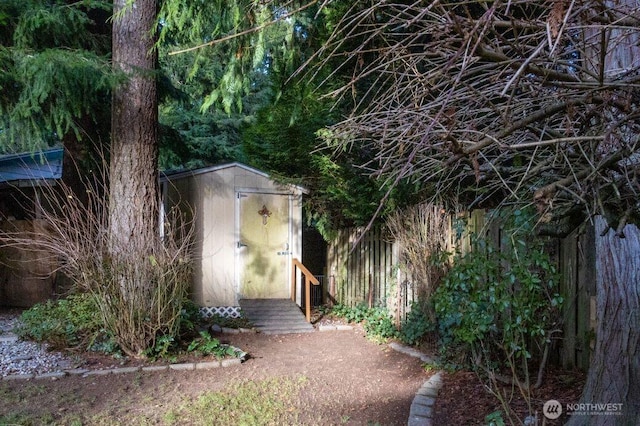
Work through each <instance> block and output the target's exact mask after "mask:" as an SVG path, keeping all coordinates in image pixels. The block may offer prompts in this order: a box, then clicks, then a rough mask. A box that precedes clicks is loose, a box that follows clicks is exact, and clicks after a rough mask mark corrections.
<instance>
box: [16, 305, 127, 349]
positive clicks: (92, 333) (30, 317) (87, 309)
mask: <svg viewBox="0 0 640 426" xmlns="http://www.w3.org/2000/svg"><path fill="white" fill-rule="evenodd" d="M97 311H98V307H97V303H96V300H95V298H94V297H93V296H91V295H89V294H86V293H79V294H73V295H70V296H68V297H67V298H65V299H59V300H56V301H51V300H50V301H47V302H45V303H40V304H36V305H34V306H33V307H32V308H30V309H27V310H26V311H24V312H23V313H22V315H21V316H20V324H19V325H18V327H17V330H16V332H17V334H18V335H19V336H20V337H22V338H25V339H31V340H35V341H36V342H46V343H49V344H50V345H52V346H53V347H54V348H57V349H74V350H91V349H92V348H94V347H100V346H101V345H105V347H109V345H108V342H110V341H111V339H110V337H109V336H108V335H107V333H105V331H104V327H103V324H102V323H101V321H100V316H99V315H97V314H96V313H97ZM111 349H112V350H116V348H115V347H113V346H111Z"/></svg>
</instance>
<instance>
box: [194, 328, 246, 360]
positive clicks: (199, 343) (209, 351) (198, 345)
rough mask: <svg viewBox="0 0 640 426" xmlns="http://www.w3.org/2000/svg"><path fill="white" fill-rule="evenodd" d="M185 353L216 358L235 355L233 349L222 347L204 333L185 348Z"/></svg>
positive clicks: (218, 342) (217, 341)
mask: <svg viewBox="0 0 640 426" xmlns="http://www.w3.org/2000/svg"><path fill="white" fill-rule="evenodd" d="M187 352H190V353H194V354H197V355H201V356H206V355H215V357H216V358H224V357H225V356H235V355H236V351H235V349H234V348H232V347H231V346H229V345H223V344H222V343H220V341H219V340H218V339H216V338H214V337H212V336H211V335H210V334H209V333H207V332H206V331H201V332H200V337H198V338H196V339H194V340H193V341H192V342H191V344H190V345H189V347H188V348H187Z"/></svg>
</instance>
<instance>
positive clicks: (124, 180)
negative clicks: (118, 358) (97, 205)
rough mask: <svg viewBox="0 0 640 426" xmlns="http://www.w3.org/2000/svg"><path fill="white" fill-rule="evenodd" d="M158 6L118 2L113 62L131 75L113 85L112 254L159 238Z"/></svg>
mask: <svg viewBox="0 0 640 426" xmlns="http://www.w3.org/2000/svg"><path fill="white" fill-rule="evenodd" d="M157 6H158V4H157V1H156V0H136V1H135V2H130V1H127V0H117V1H115V2H114V9H113V13H114V19H113V42H112V49H113V66H114V68H115V69H116V70H118V71H120V72H122V73H124V74H125V75H126V76H127V79H126V81H125V82H123V83H122V84H120V85H118V86H117V87H116V88H115V89H114V91H113V100H112V113H111V149H110V155H111V159H110V173H109V175H110V196H109V200H110V201H109V234H110V241H111V244H112V246H111V251H112V254H113V255H117V254H118V252H121V251H124V250H129V249H130V248H131V247H132V246H133V247H134V250H135V251H139V252H140V254H141V255H142V258H144V255H145V254H146V255H148V254H150V253H148V251H149V248H150V247H152V246H153V242H155V241H156V239H157V238H158V236H157V230H158V179H157V173H158V97H157V84H156V71H157V69H156V66H157V54H156V50H155V44H156V40H155V36H154V35H155V34H156V31H155V27H156V12H157ZM150 244H151V246H150ZM140 285H146V284H144V283H140Z"/></svg>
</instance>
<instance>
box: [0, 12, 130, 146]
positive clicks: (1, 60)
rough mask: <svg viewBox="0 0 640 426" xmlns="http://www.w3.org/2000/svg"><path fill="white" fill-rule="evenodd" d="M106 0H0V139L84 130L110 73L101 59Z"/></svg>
mask: <svg viewBox="0 0 640 426" xmlns="http://www.w3.org/2000/svg"><path fill="white" fill-rule="evenodd" d="M110 13H111V4H110V2H103V1H92V2H70V1H65V0H54V1H49V2H43V1H38V0H6V1H3V2H1V3H0V29H1V31H0V43H1V45H0V70H1V71H0V129H1V131H0V145H2V146H3V150H4V151H25V150H34V149H39V148H42V147H46V146H48V145H50V144H53V143H55V142H57V141H59V140H61V139H62V138H63V137H64V136H65V135H66V134H68V133H73V134H75V135H76V136H77V137H79V136H80V135H81V134H82V133H84V132H87V131H89V129H86V128H85V129H83V128H81V126H80V125H79V123H78V120H77V119H78V118H79V117H81V116H88V117H90V118H91V119H92V120H93V122H94V123H95V121H96V120H97V119H98V118H99V117H101V116H102V112H103V110H102V109H101V108H100V107H99V106H100V105H108V102H107V103H106V102H105V98H106V97H107V96H108V94H109V90H110V88H111V87H112V85H113V84H114V83H115V82H116V81H117V80H118V77H116V75H115V74H114V73H113V72H112V69H111V65H110V62H109V53H110V39H109V26H108V25H107V22H106V21H107V18H108V17H109V16H110Z"/></svg>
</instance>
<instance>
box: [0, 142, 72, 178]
mask: <svg viewBox="0 0 640 426" xmlns="http://www.w3.org/2000/svg"><path fill="white" fill-rule="evenodd" d="M62 156H63V149H62V148H54V149H49V150H46V151H40V152H34V153H30V152H29V153H22V154H9V155H2V156H0V184H8V183H12V184H14V185H18V186H20V185H21V184H29V185H38V184H39V182H42V181H49V180H56V179H60V178H61V177H62Z"/></svg>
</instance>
